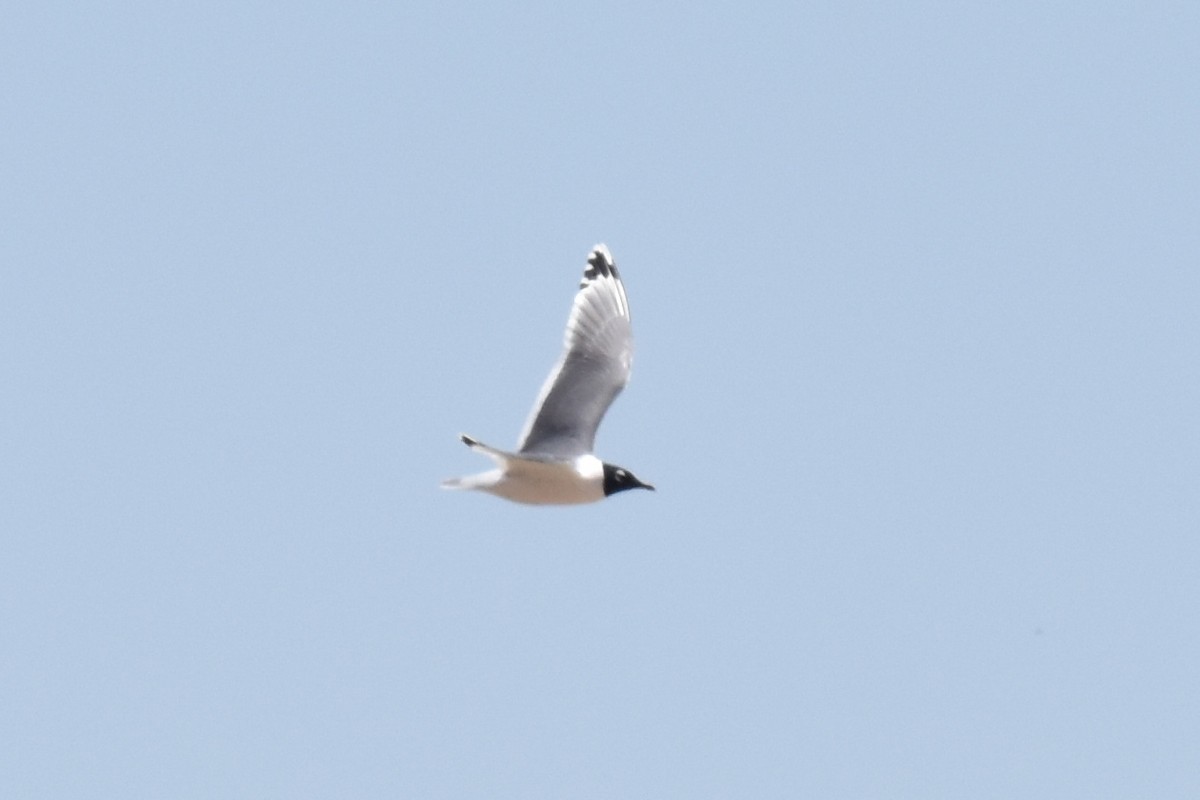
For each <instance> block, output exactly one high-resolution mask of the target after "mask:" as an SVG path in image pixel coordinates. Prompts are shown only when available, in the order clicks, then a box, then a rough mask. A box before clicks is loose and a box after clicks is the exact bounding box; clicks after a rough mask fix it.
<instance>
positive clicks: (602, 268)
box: [517, 244, 633, 458]
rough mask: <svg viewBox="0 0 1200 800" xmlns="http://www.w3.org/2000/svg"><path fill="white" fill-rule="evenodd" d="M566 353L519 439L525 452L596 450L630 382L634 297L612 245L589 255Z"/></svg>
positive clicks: (571, 454)
mask: <svg viewBox="0 0 1200 800" xmlns="http://www.w3.org/2000/svg"><path fill="white" fill-rule="evenodd" d="M563 340H564V347H563V354H562V358H560V359H559V361H558V364H556V365H555V367H554V369H553V370H551V371H550V377H548V378H547V379H546V383H545V384H544V385H543V386H542V392H541V394H539V395H538V399H537V402H535V403H534V404H533V411H532V412H530V414H529V420H528V421H527V422H526V423H525V430H524V431H523V432H522V433H521V440H520V443H519V444H518V445H517V447H518V448H519V450H520V452H522V453H531V454H532V453H537V454H544V455H549V456H556V457H564V458H571V457H574V456H577V455H582V454H583V453H590V452H592V446H593V444H594V443H595V440H596V429H597V428H599V427H600V420H602V419H603V418H604V412H606V411H608V407H609V406H610V405H612V401H613V399H614V398H615V397H616V396H617V395H618V394H619V393H620V391H621V389H623V388H624V387H625V384H626V383H628V382H629V370H630V367H631V365H632V364H633V329H632V328H631V327H630V324H629V301H628V300H626V298H625V287H624V286H623V285H622V284H621V276H620V275H619V274H618V273H617V265H616V264H614V263H613V259H612V255H611V254H610V253H609V252H608V248H607V247H605V246H604V245H602V244H598V245H596V246H595V248H593V249H592V252H591V254H589V255H588V260H587V268H586V269H585V270H584V272H583V281H582V282H581V283H580V284H579V292H578V294H576V295H575V303H574V305H572V306H571V316H570V317H569V318H568V319H567V331H566V334H565V335H564V337H563Z"/></svg>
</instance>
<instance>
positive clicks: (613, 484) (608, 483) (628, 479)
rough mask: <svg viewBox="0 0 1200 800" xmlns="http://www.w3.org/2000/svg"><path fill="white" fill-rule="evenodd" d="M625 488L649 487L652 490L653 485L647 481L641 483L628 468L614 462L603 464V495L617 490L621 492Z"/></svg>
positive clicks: (614, 492)
mask: <svg viewBox="0 0 1200 800" xmlns="http://www.w3.org/2000/svg"><path fill="white" fill-rule="evenodd" d="M626 489H649V490H650V491H654V487H653V486H651V485H650V484H648V483H642V482H641V481H639V480H638V479H637V476H636V475H634V474H633V473H632V472H630V471H629V470H627V469H625V468H624V467H618V466H616V465H615V464H605V465H604V496H605V497H607V496H609V495H612V494H616V493H617V492H623V491H625V490H626Z"/></svg>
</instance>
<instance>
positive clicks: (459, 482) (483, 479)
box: [442, 433, 509, 490]
mask: <svg viewBox="0 0 1200 800" xmlns="http://www.w3.org/2000/svg"><path fill="white" fill-rule="evenodd" d="M458 438H459V439H462V443H463V444H465V445H466V446H467V447H469V448H471V449H472V450H474V451H475V452H476V453H483V454H484V455H485V456H487V457H488V458H490V459H492V460H493V461H495V462H496V464H497V465H499V466H501V467H503V466H504V463H505V462H506V461H507V460H508V458H509V454H508V453H505V452H504V451H503V450H497V449H496V448H494V447H488V446H487V445H486V444H484V443H483V442H480V441H478V440H476V439H472V438H471V437H470V436H467V435H466V434H465V433H463V434H459V436H458ZM501 474H502V470H499V469H493V470H488V471H487V472H478V473H476V474H474V475H465V476H463V477H461V478H447V479H446V480H444V481H442V488H443V489H484V490H486V489H488V488H489V487H491V486H494V485H495V484H496V482H497V481H499V480H500V477H501Z"/></svg>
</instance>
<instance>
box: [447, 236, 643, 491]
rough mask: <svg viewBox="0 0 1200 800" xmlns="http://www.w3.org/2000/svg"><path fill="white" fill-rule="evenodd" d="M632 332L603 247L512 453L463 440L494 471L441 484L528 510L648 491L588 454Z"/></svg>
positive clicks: (616, 387) (623, 367) (617, 385)
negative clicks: (485, 458) (528, 507)
mask: <svg viewBox="0 0 1200 800" xmlns="http://www.w3.org/2000/svg"><path fill="white" fill-rule="evenodd" d="M632 364H633V329H632V328H631V327H630V324H629V301H628V300H627V299H626V297H625V286H624V285H623V284H622V283H621V276H620V274H619V273H618V272H617V265H616V264H615V263H613V258H612V254H611V253H609V252H608V248H607V247H605V246H604V245H602V244H598V245H596V246H595V247H594V248H592V252H591V253H590V254H588V259H587V267H586V268H585V269H584V271H583V280H582V281H581V282H580V284H579V291H578V292H577V293H576V295H575V302H574V304H573V305H572V306H571V315H570V316H569V317H568V318H567V330H566V333H565V334H564V335H563V353H562V356H561V357H560V358H559V360H558V363H557V364H555V366H554V369H552V370H551V371H550V376H549V377H548V378H546V382H545V384H543V385H542V391H541V393H540V394H539V395H538V398H537V401H536V402H534V404H533V410H532V411H531V412H530V414H529V419H528V420H527V421H526V423H525V430H524V431H523V432H522V433H521V439H520V442H519V443H518V445H517V451H516V452H515V453H510V452H507V451H504V450H498V449H496V448H494V447H489V446H488V445H486V444H483V443H482V442H480V441H478V440H476V439H473V438H471V437H470V436H466V435H460V436H459V438H460V439H462V441H463V444H465V445H466V446H467V447H469V448H471V449H472V450H474V451H475V452H477V453H482V454H483V455H485V456H488V457H489V458H491V459H492V460H493V461H494V462H495V463H496V468H495V469H492V470H489V471H487V472H481V473H478V474H475V475H468V476H466V477H464V478H452V479H450V480H447V481H443V482H442V486H443V487H444V488H447V489H475V490H478V491H481V492H488V493H490V494H494V495H496V496H498V497H503V498H505V499H506V500H512V501H514V502H517V503H528V504H531V505H568V504H574V503H593V502H595V501H597V500H603V499H604V498H605V497H608V496H609V495H612V494H616V493H617V492H623V491H625V490H626V489H651V490H653V489H654V487H653V486H651V485H650V484H648V483H643V482H642V481H640V480H638V479H637V477H635V476H634V474H633V473H632V472H630V471H629V470H627V469H625V468H624V467H618V466H616V465H614V464H608V463H605V462H603V461H601V460H600V459H599V458H597V457H596V456H595V455H593V454H592V447H593V445H594V443H595V440H596V429H597V428H599V427H600V420H602V419H603V418H604V413H605V412H606V411H608V407H609V406H610V405H611V404H612V401H613V400H614V399H615V398H616V396H617V395H618V394H619V393H620V392H621V390H622V389H623V388H625V384H627V383H628V382H629V370H630V367H631V365H632Z"/></svg>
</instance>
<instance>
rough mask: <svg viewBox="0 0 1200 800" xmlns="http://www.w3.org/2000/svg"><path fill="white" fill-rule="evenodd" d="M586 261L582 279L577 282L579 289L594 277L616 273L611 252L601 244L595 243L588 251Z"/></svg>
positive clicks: (594, 278)
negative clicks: (590, 250)
mask: <svg viewBox="0 0 1200 800" xmlns="http://www.w3.org/2000/svg"><path fill="white" fill-rule="evenodd" d="M587 263H588V265H587V269H585V270H584V271H583V281H582V282H581V283H580V284H579V288H581V289H582V288H583V287H584V286H587V284H588V282H589V281H594V280H596V278H600V277H604V278H607V277H611V276H616V275H617V264H616V262H615V261H613V257H612V253H610V252H608V248H607V247H605V246H604V245H602V244H598V245H596V246H595V247H593V248H592V252H590V253H588V259H587Z"/></svg>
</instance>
